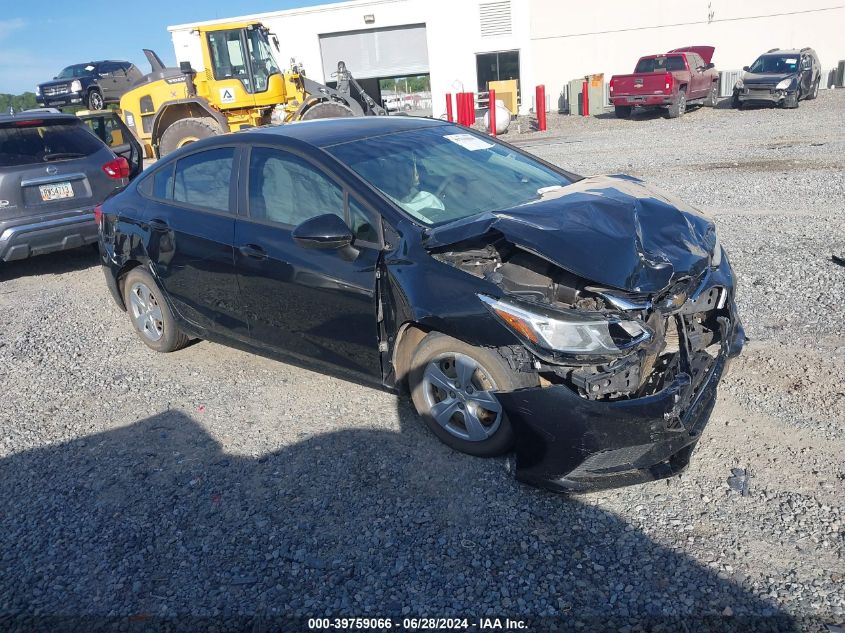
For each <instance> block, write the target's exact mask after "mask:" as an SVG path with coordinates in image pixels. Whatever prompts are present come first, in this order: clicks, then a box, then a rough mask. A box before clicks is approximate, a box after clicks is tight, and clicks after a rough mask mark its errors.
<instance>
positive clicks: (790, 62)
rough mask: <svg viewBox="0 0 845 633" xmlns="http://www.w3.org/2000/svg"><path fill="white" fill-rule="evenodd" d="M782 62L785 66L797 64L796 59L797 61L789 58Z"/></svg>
mask: <svg viewBox="0 0 845 633" xmlns="http://www.w3.org/2000/svg"><path fill="white" fill-rule="evenodd" d="M784 61H785V62H786V63H787V64H797V63H798V59H797V58H795V57H792V58H790V59H785V60H784Z"/></svg>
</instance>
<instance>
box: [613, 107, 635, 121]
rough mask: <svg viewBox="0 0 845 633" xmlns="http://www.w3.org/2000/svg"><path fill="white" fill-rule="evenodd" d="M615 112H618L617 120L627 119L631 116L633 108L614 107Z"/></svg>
mask: <svg viewBox="0 0 845 633" xmlns="http://www.w3.org/2000/svg"><path fill="white" fill-rule="evenodd" d="M613 110H614V112H616V118H617V119H627V118H629V117H630V116H631V111H632V110H633V108H632V107H631V106H614V107H613Z"/></svg>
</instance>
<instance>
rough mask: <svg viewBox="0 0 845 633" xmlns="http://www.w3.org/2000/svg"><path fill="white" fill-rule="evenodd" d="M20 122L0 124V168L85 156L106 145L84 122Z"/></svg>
mask: <svg viewBox="0 0 845 633" xmlns="http://www.w3.org/2000/svg"><path fill="white" fill-rule="evenodd" d="M20 123H24V122H23V121H21V122H20ZM20 123H19V122H11V123H4V124H3V125H0V167H14V166H16V165H32V164H37V163H49V162H53V161H59V160H70V159H73V158H82V157H84V156H90V155H91V154H93V153H95V152H97V151H98V150H101V149H103V147H104V145H103V143H102V141H100V139H98V138H97V137H96V136H94V134H93V133H92V132H91V131H89V130H88V128H87V127H85V125H84V124H83V123H82V122H81V121H80V122H71V123H69V122H67V121H61V122H51V121H48V120H43V121H40V122H37V123H36V124H33V125H30V124H26V125H21V124H20ZM26 123H28V122H26Z"/></svg>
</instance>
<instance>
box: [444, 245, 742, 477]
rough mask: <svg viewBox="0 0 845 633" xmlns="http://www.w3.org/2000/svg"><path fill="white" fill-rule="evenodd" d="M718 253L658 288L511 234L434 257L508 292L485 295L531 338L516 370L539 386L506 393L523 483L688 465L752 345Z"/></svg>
mask: <svg viewBox="0 0 845 633" xmlns="http://www.w3.org/2000/svg"><path fill="white" fill-rule="evenodd" d="M713 248H714V249H717V250H718V252H717V253H716V254H712V253H711V254H710V255H709V256H708V257H707V261H706V262H705V265H703V266H699V267H697V268H696V269H695V271H694V272H692V273H690V274H682V275H672V278H671V282H670V283H669V284H668V285H667V286H666V287H664V288H662V289H661V290H659V291H652V292H641V291H623V290H620V289H619V288H618V287H610V286H607V285H604V286H603V285H601V284H600V283H595V282H590V281H588V280H586V279H584V278H582V277H580V276H578V275H575V274H574V273H571V272H569V271H568V270H566V269H564V268H563V267H561V266H559V265H557V264H555V263H553V262H552V261H550V260H549V259H546V258H545V257H542V256H539V255H537V254H535V253H532V252H529V251H527V250H525V249H524V248H521V247H519V246H517V245H515V244H513V243H512V242H509V241H508V240H507V239H505V238H503V237H499V238H495V237H492V238H491V237H490V236H487V237H486V238H485V239H484V240H481V241H470V242H465V243H463V244H455V245H452V246H451V247H449V248H447V249H440V250H439V252H437V253H433V256H434V257H435V258H436V259H438V260H440V261H442V262H445V263H448V264H451V265H453V266H455V267H457V268H461V269H463V270H465V271H466V272H468V273H470V274H473V275H475V276H477V277H480V278H482V279H484V280H485V281H487V282H492V283H494V284H495V285H496V286H497V287H498V288H500V289H501V290H502V294H501V295H500V296H497V297H491V296H485V295H484V294H480V295H479V299H480V300H481V301H482V302H484V303H485V305H486V307H487V308H488V309H489V310H490V311H491V312H492V313H493V314H494V316H496V317H497V318H498V319H499V320H500V322H501V323H502V324H503V325H504V326H506V327H507V328H509V329H510V330H511V331H512V332H514V333H515V334H516V335H517V338H518V339H519V340H520V342H521V343H522V346H517V347H516V349H515V350H511V351H510V352H509V354H510V356H511V357H513V358H514V359H516V360H515V362H514V367H515V370H517V371H531V372H536V373H537V375H538V376H539V383H540V384H539V386H538V387H536V388H529V389H522V390H518V391H513V392H506V393H505V392H500V393H498V394H497V396H498V398H499V401H500V402H501V404H502V406H503V408H504V410H505V412H506V413H507V415H508V418H509V420H510V422H511V424H512V425H513V428H514V434H515V437H516V445H515V451H516V476H517V478H518V479H520V480H521V481H524V482H526V483H530V484H533V485H536V486H540V487H544V488H548V489H552V490H557V491H572V492H577V491H586V490H595V489H601V488H610V487H618V486H624V485H629V484H635V483H640V482H644V481H649V480H654V479H659V478H663V477H669V476H672V475H675V474H677V473H678V472H680V471H681V470H683V469H684V468H685V467H686V466H687V464H688V463H689V458H690V454H691V453H692V450H693V448H694V446H695V444H696V442H697V441H698V439H699V438H700V436H701V433H702V430H703V428H704V426H705V425H706V424H707V421H708V419H709V417H710V414H711V411H712V410H713V407H714V404H715V401H716V388H717V385H718V383H719V380H720V379H721V377H722V375H723V373H724V371H725V369H726V367H727V364H728V362H729V359H730V358H732V357H734V356H736V355H737V354H739V353H740V351H741V350H742V347H743V345H744V342H745V335H744V331H743V328H742V325H741V323H740V321H739V318H738V316H737V313H736V306H735V302H734V280H733V273H732V270H731V268H730V264H729V262H728V261H727V257H725V256H723V253H722V251H721V247H720V246H719V245H718V242H715V245H714V246H713ZM561 324H562V325H561ZM564 326H565V327H564Z"/></svg>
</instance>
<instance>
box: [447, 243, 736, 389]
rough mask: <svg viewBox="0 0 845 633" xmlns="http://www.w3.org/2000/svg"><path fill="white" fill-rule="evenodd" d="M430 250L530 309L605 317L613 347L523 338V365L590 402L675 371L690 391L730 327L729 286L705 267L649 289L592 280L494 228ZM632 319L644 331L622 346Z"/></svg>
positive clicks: (653, 385) (650, 384)
mask: <svg viewBox="0 0 845 633" xmlns="http://www.w3.org/2000/svg"><path fill="white" fill-rule="evenodd" d="M431 255H432V256H433V257H434V258H435V259H437V260H439V261H441V262H443V263H446V264H449V265H451V266H454V267H456V268H458V269H460V270H463V271H465V272H467V273H469V274H471V275H474V276H476V277H479V278H481V279H484V280H486V281H488V282H491V283H493V284H495V285H496V286H498V287H499V288H500V289H501V290H502V291H503V292H504V293H505V297H508V298H510V299H513V300H515V301H518V302H519V304H520V305H522V306H525V307H527V308H528V309H532V308H533V307H535V306H536V307H537V308H538V309H540V310H543V311H546V312H544V314H552V313H553V311H561V312H567V313H569V314H571V313H572V311H577V312H578V313H583V315H584V317H585V318H598V319H601V320H603V321H607V322H609V323H610V328H609V330H608V331H609V333H610V335H611V336H612V338H613V339H614V340H618V341H620V345H619V348H618V350H615V351H614V352H613V353H604V354H578V353H567V352H564V351H559V350H555V349H548V348H543V347H542V346H538V345H533V344H532V341H530V340H528V341H525V343H526V348H527V349H528V350H530V352H531V354H530V361H529V362H526V363H524V364H523V365H522V367H521V370H522V371H535V372H537V373H538V374H539V377H540V382H541V385H544V386H551V385H559V384H563V385H566V386H568V387H569V388H570V389H572V390H573V391H574V392H576V393H577V394H578V395H579V396H581V397H582V398H584V399H587V400H596V401H615V400H624V399H633V398H641V397H644V396H648V395H651V394H654V393H657V392H659V391H660V390H661V389H663V387H664V386H665V385H667V384H669V383H671V382H672V381H673V380H675V378H676V377H677V376H678V375H679V374H680V373H685V374H687V375H689V377H690V380H691V382H692V385H693V391H694V390H695V383H696V382H697V380H698V379H700V378H701V377H703V376H704V375H705V374H706V373H707V370H708V368H709V367H710V366H711V365H712V364H713V362H714V361H715V360H716V357H717V356H718V353H719V349H720V345H721V343H722V341H723V340H724V338H725V336H726V332H727V330H728V326H729V319H730V313H729V306H728V303H729V296H728V294H729V290H728V289H726V288H724V287H721V286H719V285H716V284H715V283H713V282H712V281H711V280H710V274H709V271H706V270H705V271H704V272H702V273H701V274H699V275H698V276H697V277H696V278H692V277H689V276H687V277H681V278H676V279H673V280H672V283H671V284H670V285H669V286H668V287H667V288H665V289H663V290H662V291H660V292H658V293H652V294H648V293H632V292H629V291H625V290H620V289H618V288H609V287H602V286H600V285H597V284H594V283H591V282H590V281H588V280H585V279H583V278H581V277H579V276H578V275H575V274H573V273H572V272H569V271H567V270H565V269H564V268H562V267H560V266H558V265H556V264H554V263H552V262H551V261H549V260H547V259H546V258H544V257H541V256H539V255H536V254H534V253H531V252H529V251H527V250H525V249H523V248H521V247H519V246H517V245H515V244H513V243H511V242H510V241H508V240H507V239H506V238H505V237H504V236H502V235H501V234H497V233H496V232H493V233H491V234H487V235H485V236H483V237H479V238H473V239H472V240H468V241H465V242H460V243H456V244H452V245H450V246H448V247H442V248H438V249H436V250H434V251H432V252H431ZM550 311H551V312H550ZM632 322H635V323H637V324H638V325H639V326H640V327H641V328H642V329H643V330H644V331H646V332H647V336H641V337H639V338H638V339H636V340H633V342H632V343H629V344H626V340H627V339H630V338H631V337H630V336H628V334H626V332H624V331H622V330H621V329H620V327H619V325H620V324H621V325H622V326H624V325H625V324H626V323H627V324H630V323H632ZM614 328H615V330H616V332H614ZM627 329H628V330H629V331H630V329H631V328H630V327H629V328H627ZM617 333H618V334H619V336H618V337H617ZM626 337H627V339H626Z"/></svg>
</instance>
